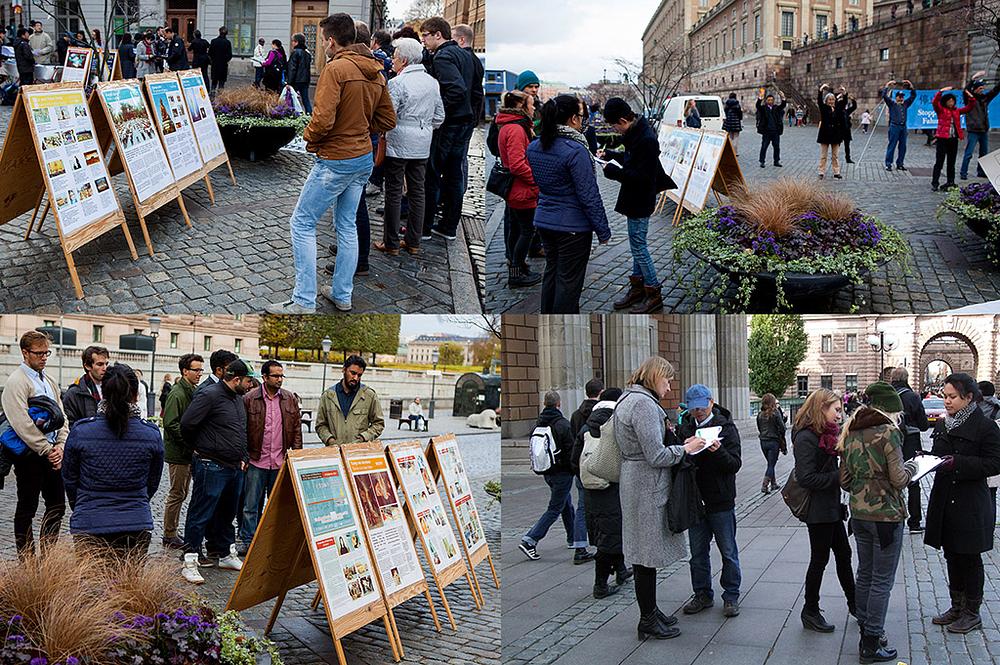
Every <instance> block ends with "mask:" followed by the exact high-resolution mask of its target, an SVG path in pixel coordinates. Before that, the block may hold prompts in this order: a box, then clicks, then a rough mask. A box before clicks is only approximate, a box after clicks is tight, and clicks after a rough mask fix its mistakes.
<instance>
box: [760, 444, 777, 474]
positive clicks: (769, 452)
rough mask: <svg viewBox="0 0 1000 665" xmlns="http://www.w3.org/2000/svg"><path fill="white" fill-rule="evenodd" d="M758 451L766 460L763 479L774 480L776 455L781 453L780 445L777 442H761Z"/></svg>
mask: <svg viewBox="0 0 1000 665" xmlns="http://www.w3.org/2000/svg"><path fill="white" fill-rule="evenodd" d="M760 450H761V452H762V453H764V459H766V460H767V470H766V471H765V472H764V477H765V478H770V479H771V480H775V478H774V473H775V471H774V468H775V467H776V466H777V465H778V455H779V454H780V453H781V444H779V443H778V442H777V441H761V442H760ZM775 482H777V481H775Z"/></svg>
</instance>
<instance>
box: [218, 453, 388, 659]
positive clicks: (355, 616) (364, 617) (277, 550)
mask: <svg viewBox="0 0 1000 665" xmlns="http://www.w3.org/2000/svg"><path fill="white" fill-rule="evenodd" d="M307 552H308V555H307V554H306V553H307ZM373 565H374V564H373V561H372V556H371V552H370V551H369V549H368V542H367V541H366V540H365V539H364V537H363V535H362V533H361V527H360V526H359V525H358V512H357V508H356V507H355V504H354V501H353V496H352V494H351V491H350V489H349V488H348V486H347V477H346V474H345V473H344V463H343V460H342V458H341V456H340V452H339V450H337V449H331V448H319V449H308V450H290V451H289V453H288V459H287V460H286V462H285V464H284V465H283V466H282V467H281V470H280V471H279V472H278V477H277V479H276V480H275V483H274V488H273V490H272V494H271V496H270V497H269V499H268V501H267V503H266V504H265V506H264V514H263V516H262V517H261V522H260V525H259V526H258V527H257V532H256V533H255V534H254V538H253V542H251V543H250V549H249V550H248V551H247V556H246V558H245V560H244V562H243V568H242V570H240V575H239V578H238V579H237V580H236V585H235V586H234V587H233V590H232V593H231V594H230V596H229V601H228V602H227V603H226V610H227V611H228V610H236V611H240V610H245V609H247V608H249V607H253V606H254V605H258V604H260V603H263V602H265V601H268V600H270V599H272V598H277V601H276V602H275V605H274V609H272V610H271V616H270V618H269V620H268V623H267V627H266V629H265V631H264V632H265V634H268V633H270V632H271V629H272V628H273V627H274V622H275V621H276V620H277V618H278V612H279V611H280V610H281V605H282V603H283V602H284V600H285V595H286V594H287V593H288V591H289V590H291V589H294V588H295V587H298V586H301V585H303V584H307V583H309V582H311V581H313V580H314V579H315V580H317V582H318V583H319V590H320V594H321V595H322V598H323V608H324V611H325V612H326V618H327V621H328V622H329V627H330V636H331V637H332V638H333V643H334V648H335V649H336V652H337V659H338V661H339V663H340V665H347V657H346V656H345V654H344V647H343V645H342V644H341V640H342V639H343V638H344V637H345V636H347V635H349V634H350V633H353V632H354V631H356V630H358V629H360V628H363V627H364V626H367V625H368V624H370V623H372V622H373V621H376V620H378V619H382V623H383V625H384V626H385V631H386V635H387V637H388V639H389V646H390V647H391V648H392V654H393V657H394V659H395V660H396V662H399V660H400V657H399V652H398V650H397V647H396V640H395V639H394V638H393V630H392V626H391V624H390V623H389V618H388V614H389V609H388V606H387V605H386V602H385V598H384V597H383V596H382V591H381V588H380V587H379V586H378V585H377V584H376V583H375V581H374V580H373V577H372V576H373V572H372V567H373Z"/></svg>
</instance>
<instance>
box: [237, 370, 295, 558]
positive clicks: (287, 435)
mask: <svg viewBox="0 0 1000 665" xmlns="http://www.w3.org/2000/svg"><path fill="white" fill-rule="evenodd" d="M260 373H261V378H262V379H263V381H264V382H263V384H262V385H261V386H260V387H259V388H254V389H253V390H251V391H250V392H248V393H247V394H246V395H244V397H243V403H244V405H246V411H247V452H248V453H249V454H250V465H249V466H248V467H247V472H246V478H245V480H244V485H243V488H244V489H243V496H244V502H243V521H242V522H241V523H240V537H239V541H240V542H239V544H238V545H237V549H236V553H237V554H238V555H239V556H246V553H247V549H248V548H249V547H250V542H251V541H252V540H253V534H254V533H255V532H256V531H257V524H258V523H259V522H260V515H261V512H263V510H264V498H265V497H270V496H271V488H272V487H274V481H275V480H276V479H277V478H278V470H279V469H281V465H282V464H284V462H285V456H286V455H287V454H288V449H289V448H295V449H298V448H301V447H302V414H301V412H300V411H299V398H298V396H297V395H295V394H293V393H291V392H289V391H287V390H285V389H284V388H282V387H281V384H282V383H283V382H284V380H285V370H284V368H283V367H282V366H281V363H279V362H278V361H277V360H268V361H267V362H266V363H264V366H263V367H261V370H260Z"/></svg>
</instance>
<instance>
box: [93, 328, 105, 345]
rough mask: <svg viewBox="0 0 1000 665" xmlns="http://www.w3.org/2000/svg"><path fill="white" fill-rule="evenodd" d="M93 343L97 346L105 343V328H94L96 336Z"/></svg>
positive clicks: (94, 335)
mask: <svg viewBox="0 0 1000 665" xmlns="http://www.w3.org/2000/svg"><path fill="white" fill-rule="evenodd" d="M92 337H93V339H92V341H93V342H94V343H95V344H99V343H101V342H103V341H104V326H94V334H93V336H92Z"/></svg>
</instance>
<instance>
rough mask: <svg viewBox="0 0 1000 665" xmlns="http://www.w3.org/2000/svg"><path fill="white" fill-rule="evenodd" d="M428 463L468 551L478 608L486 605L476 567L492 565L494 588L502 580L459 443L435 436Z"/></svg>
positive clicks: (445, 435)
mask: <svg viewBox="0 0 1000 665" xmlns="http://www.w3.org/2000/svg"><path fill="white" fill-rule="evenodd" d="M427 461H428V462H429V463H430V466H431V473H432V475H433V477H434V479H435V481H436V480H437V479H438V477H439V476H440V477H441V479H442V480H443V481H444V491H445V496H446V497H447V498H448V505H449V506H450V507H451V514H452V517H454V518H455V524H456V526H458V533H459V536H460V538H459V540H460V541H461V543H462V549H463V550H464V551H465V560H466V561H467V562H468V564H469V572H470V573H471V574H472V581H473V582H475V584H476V593H478V594H479V604H480V605H483V604H485V602H486V601H485V599H484V598H483V590H482V588H481V587H480V586H479V578H478V577H477V576H476V565H477V564H479V563H482V562H483V561H486V562H488V563H489V565H490V572H491V573H492V574H493V584H494V585H495V586H496V588H498V589H499V588H500V578H499V577H497V569H496V567H495V566H494V565H493V555H492V554H491V553H490V547H489V545H488V544H487V542H486V533H485V532H484V531H483V525H482V522H480V520H479V510H478V509H477V508H476V500H475V498H474V497H473V496H472V486H471V485H470V484H469V477H468V475H466V472H465V463H464V462H463V461H462V453H461V452H459V450H458V440H457V439H456V438H455V435H454V434H444V435H442V436H435V437H433V438H432V439H431V441H430V444H428V446H427Z"/></svg>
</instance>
